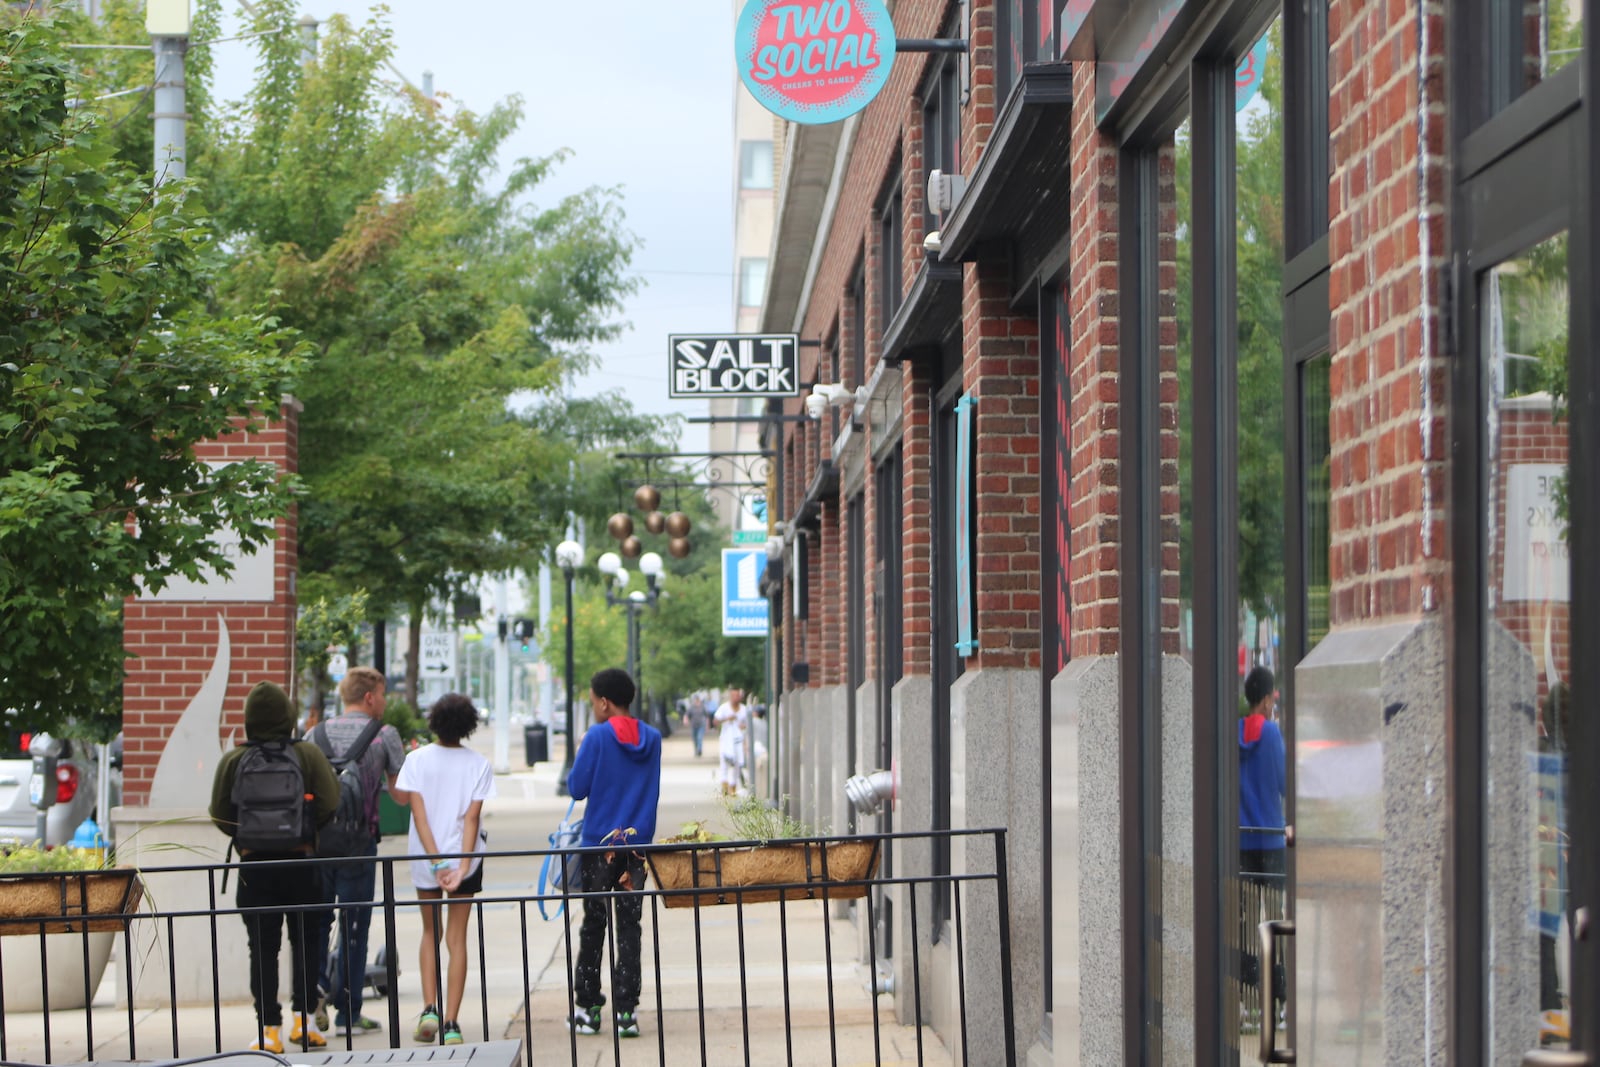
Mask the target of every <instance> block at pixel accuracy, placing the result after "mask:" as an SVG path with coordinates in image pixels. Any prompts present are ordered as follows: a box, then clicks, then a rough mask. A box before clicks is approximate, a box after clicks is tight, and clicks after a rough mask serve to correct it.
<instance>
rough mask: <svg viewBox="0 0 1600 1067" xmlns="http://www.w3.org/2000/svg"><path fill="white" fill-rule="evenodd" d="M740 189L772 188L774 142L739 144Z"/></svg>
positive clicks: (746, 142)
mask: <svg viewBox="0 0 1600 1067" xmlns="http://www.w3.org/2000/svg"><path fill="white" fill-rule="evenodd" d="M739 188H741V189H771V188H772V142H771V141H740V142H739Z"/></svg>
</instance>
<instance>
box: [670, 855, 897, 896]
mask: <svg viewBox="0 0 1600 1067" xmlns="http://www.w3.org/2000/svg"><path fill="white" fill-rule="evenodd" d="M649 860H650V870H651V872H652V873H653V874H654V875H655V880H656V885H658V886H659V887H660V888H662V889H667V890H675V889H696V888H702V887H703V888H704V890H705V891H704V892H699V893H667V894H664V895H663V896H662V898H661V900H662V903H663V904H665V905H666V906H667V907H669V908H694V907H700V906H701V905H711V904H733V903H735V902H743V903H745V904H758V903H764V902H768V901H773V900H850V899H852V898H855V897H864V896H866V895H867V886H866V885H865V883H864V882H863V880H864V879H868V878H871V877H872V876H873V875H874V874H875V873H877V870H878V842H876V841H835V842H830V843H829V844H827V845H822V844H818V843H804V844H797V845H778V844H773V845H762V846H760V847H757V848H688V849H685V850H684V851H682V852H651V853H649ZM835 882H863V884H859V885H834V884H832V883H835ZM752 886H786V887H788V888H784V889H760V888H755V889H752V888H748V887H752ZM735 889H742V890H744V891H743V892H741V893H735V892H731V890H735Z"/></svg>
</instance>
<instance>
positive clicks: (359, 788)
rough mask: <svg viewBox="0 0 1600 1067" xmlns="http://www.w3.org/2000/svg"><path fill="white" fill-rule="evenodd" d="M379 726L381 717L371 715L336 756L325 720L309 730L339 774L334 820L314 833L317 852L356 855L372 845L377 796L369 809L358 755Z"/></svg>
mask: <svg viewBox="0 0 1600 1067" xmlns="http://www.w3.org/2000/svg"><path fill="white" fill-rule="evenodd" d="M382 729H383V720H382V719H373V720H372V721H371V722H369V723H367V725H366V728H365V729H363V730H362V731H361V734H360V736H358V737H357V738H356V739H355V741H353V742H352V743H351V745H350V747H349V748H347V749H345V751H344V755H343V756H340V757H338V758H335V757H334V754H333V743H332V742H331V741H330V740H329V739H328V724H327V723H319V724H318V725H317V728H316V729H315V730H312V731H311V738H310V739H311V740H312V741H313V742H315V743H316V746H317V747H318V748H320V749H322V754H323V755H324V756H327V757H328V762H329V763H331V764H333V771H334V773H335V774H337V775H338V776H339V807H338V809H337V810H335V811H334V813H333V820H332V821H331V822H329V823H328V824H327V825H326V826H324V827H323V828H322V832H321V833H320V834H318V835H317V855H319V856H359V855H361V854H362V853H363V852H365V851H366V850H367V849H369V848H371V847H372V842H373V830H374V827H375V826H376V824H377V818H376V815H377V812H376V810H374V809H375V808H376V806H377V805H376V800H377V798H376V796H374V797H373V800H374V804H373V806H372V808H371V809H369V808H368V806H367V787H366V783H365V782H363V781H362V780H361V757H362V756H364V755H366V753H367V749H368V748H369V747H370V746H371V745H372V742H373V740H374V739H375V738H376V737H377V736H378V731H380V730H382Z"/></svg>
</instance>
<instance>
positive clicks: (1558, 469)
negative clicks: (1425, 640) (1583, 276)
mask: <svg viewBox="0 0 1600 1067" xmlns="http://www.w3.org/2000/svg"><path fill="white" fill-rule="evenodd" d="M1567 281H1568V272H1567V238H1566V236H1565V235H1561V236H1558V237H1555V238H1552V239H1550V240H1548V241H1546V242H1544V243H1543V244H1540V245H1538V246H1537V247H1535V248H1532V249H1530V250H1529V251H1527V252H1526V253H1524V254H1522V255H1521V256H1519V257H1517V258H1516V259H1513V260H1511V261H1509V262H1506V263H1502V264H1500V265H1499V266H1497V267H1495V268H1494V269H1493V270H1491V271H1489V272H1488V273H1487V274H1486V275H1485V276H1484V278H1483V281H1482V285H1483V291H1482V293H1481V306H1482V308H1483V315H1484V320H1485V321H1484V326H1483V328H1484V346H1483V349H1484V360H1485V367H1484V371H1485V375H1486V379H1485V380H1486V386H1487V394H1488V398H1489V400H1488V411H1487V413H1486V416H1487V417H1486V423H1485V431H1486V438H1485V444H1486V447H1485V459H1486V477H1487V485H1486V487H1485V489H1486V499H1487V501H1488V514H1487V516H1486V517H1485V527H1484V533H1485V537H1484V546H1485V555H1486V558H1485V559H1484V567H1483V572H1482V573H1483V580H1484V582H1485V587H1484V594H1485V596H1484V605H1485V609H1486V613H1487V617H1486V618H1485V621H1484V634H1483V640H1484V651H1485V655H1484V667H1483V669H1484V688H1485V709H1486V721H1485V726H1484V729H1485V738H1484V740H1485V748H1486V771H1487V776H1488V786H1489V789H1488V793H1489V796H1490V797H1491V798H1492V803H1489V804H1487V805H1485V834H1486V837H1485V840H1484V856H1485V862H1486V865H1487V868H1488V869H1487V870H1486V872H1485V885H1486V887H1487V892H1486V900H1485V906H1486V907H1485V910H1486V921H1487V926H1488V929H1487V938H1488V948H1489V954H1490V958H1491V960H1492V961H1493V964H1492V966H1491V967H1489V968H1488V977H1489V986H1488V990H1487V992H1488V997H1489V1011H1488V1013H1487V1022H1488V1027H1489V1033H1488V1035H1487V1041H1488V1045H1489V1051H1490V1053H1491V1059H1492V1062H1494V1063H1516V1062H1519V1061H1520V1057H1521V1055H1522V1053H1523V1052H1525V1051H1526V1050H1527V1049H1530V1048H1537V1047H1539V1046H1540V1045H1543V1046H1545V1047H1556V1048H1566V1047H1568V1041H1569V1036H1570V1016H1569V1014H1568V1012H1569V1009H1570V1001H1569V997H1570V991H1571V988H1572V987H1571V969H1570V966H1569V959H1570V955H1571V952H1570V945H1571V931H1570V928H1569V925H1568V921H1569V910H1570V909H1569V907H1568V883H1567V869H1568V858H1569V850H1570V844H1571V842H1570V839H1569V836H1568V827H1569V816H1570V812H1569V809H1568V805H1567V790H1568V774H1569V767H1568V742H1569V738H1570V737H1571V714H1572V708H1574V707H1575V706H1577V705H1575V704H1574V701H1573V694H1572V692H1571V689H1570V679H1571V674H1572V646H1571V637H1570V632H1571V631H1570V626H1571V603H1572V592H1571V563H1570V543H1569V532H1570V527H1569V523H1568V504H1567V502H1568V493H1567V490H1568V480H1567V479H1568V471H1569V468H1568V444H1567V442H1568V435H1567V420H1566V399H1567V398H1566V383H1567V323H1568V308H1569V294H1568V285H1567Z"/></svg>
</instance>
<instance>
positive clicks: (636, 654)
mask: <svg viewBox="0 0 1600 1067" xmlns="http://www.w3.org/2000/svg"><path fill="white" fill-rule="evenodd" d="M648 600H649V597H647V596H646V595H645V594H644V593H642V592H640V591H639V590H637V589H635V590H634V591H633V592H631V593H629V594H628V675H629V676H630V677H631V678H632V679H633V707H631V708H629V709H628V710H629V711H630V712H632V713H633V717H634V718H635V719H637V718H638V717H639V705H640V704H641V703H643V701H644V686H642V685H640V684H639V660H640V659H642V658H643V657H642V656H641V654H640V648H639V613H640V612H641V611H643V610H644V606H645V604H646V602H648Z"/></svg>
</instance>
